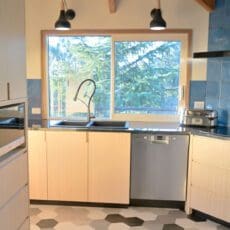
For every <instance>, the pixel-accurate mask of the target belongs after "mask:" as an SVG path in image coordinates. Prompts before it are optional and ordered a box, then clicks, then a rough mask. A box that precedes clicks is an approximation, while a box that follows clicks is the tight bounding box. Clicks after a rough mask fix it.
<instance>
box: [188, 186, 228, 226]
mask: <svg viewBox="0 0 230 230" xmlns="http://www.w3.org/2000/svg"><path fill="white" fill-rule="evenodd" d="M190 199H191V205H190V207H191V208H192V209H196V210H199V211H201V212H204V213H206V214H209V215H211V216H215V217H216V218H219V219H221V220H224V221H226V222H230V199H229V198H223V197H221V196H219V195H217V194H215V193H214V192H212V191H207V190H204V189H200V188H198V187H195V186H192V187H191V198H190Z"/></svg>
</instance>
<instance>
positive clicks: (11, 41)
mask: <svg viewBox="0 0 230 230" xmlns="http://www.w3.org/2000/svg"><path fill="white" fill-rule="evenodd" d="M0 9H2V10H1V12H0V21H1V31H0V73H1V78H0V101H4V100H12V99H17V98H25V97H26V92H27V90H26V58H25V1H24V0H17V1H15V0H1V2H0ZM9 15H13V17H11V19H10V20H9Z"/></svg>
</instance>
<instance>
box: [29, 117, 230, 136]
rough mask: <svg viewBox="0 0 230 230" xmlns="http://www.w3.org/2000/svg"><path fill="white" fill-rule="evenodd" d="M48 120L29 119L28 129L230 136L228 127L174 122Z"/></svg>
mask: <svg viewBox="0 0 230 230" xmlns="http://www.w3.org/2000/svg"><path fill="white" fill-rule="evenodd" d="M51 122H52V121H49V120H43V119H41V120H29V121H28V127H29V129H50V130H51V129H52V130H76V131H103V132H129V133H159V132H161V133H166V134H168V133H173V134H179V135H184V134H196V135H201V136H208V137H214V138H221V139H226V138H230V127H216V128H202V127H182V126H180V124H179V123H176V122H129V128H127V129H110V128H102V127H97V128H95V127H94V128H92V127H89V128H87V127H82V128H62V127H52V126H51V125H50V123H51Z"/></svg>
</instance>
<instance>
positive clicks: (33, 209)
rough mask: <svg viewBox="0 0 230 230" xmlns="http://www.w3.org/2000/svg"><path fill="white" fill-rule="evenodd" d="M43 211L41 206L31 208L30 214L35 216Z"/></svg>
mask: <svg viewBox="0 0 230 230" xmlns="http://www.w3.org/2000/svg"><path fill="white" fill-rule="evenodd" d="M41 212H42V211H41V210H40V209H39V208H30V216H35V215H38V214H39V213H41Z"/></svg>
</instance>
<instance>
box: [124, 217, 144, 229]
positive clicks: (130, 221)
mask: <svg viewBox="0 0 230 230" xmlns="http://www.w3.org/2000/svg"><path fill="white" fill-rule="evenodd" d="M124 223H125V224H127V225H128V226H130V227H134V226H141V225H142V224H143V223H144V221H143V220H142V219H140V218H138V217H127V218H124Z"/></svg>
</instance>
